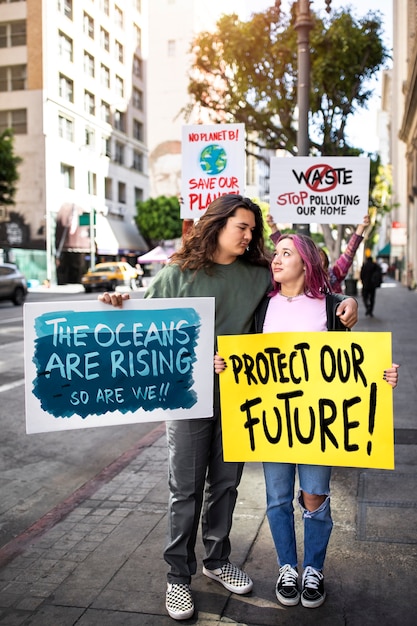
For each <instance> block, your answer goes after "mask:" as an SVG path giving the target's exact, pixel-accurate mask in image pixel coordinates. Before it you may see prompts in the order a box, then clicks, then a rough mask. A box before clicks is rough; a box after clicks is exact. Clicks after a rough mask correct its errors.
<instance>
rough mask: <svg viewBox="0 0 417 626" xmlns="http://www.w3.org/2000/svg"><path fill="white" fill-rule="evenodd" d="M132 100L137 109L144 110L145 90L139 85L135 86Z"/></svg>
mask: <svg viewBox="0 0 417 626" xmlns="http://www.w3.org/2000/svg"><path fill="white" fill-rule="evenodd" d="M132 102H133V106H134V107H135V109H139V110H140V111H142V109H143V92H142V91H141V90H140V89H137V87H133V92H132Z"/></svg>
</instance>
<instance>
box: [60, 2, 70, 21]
mask: <svg viewBox="0 0 417 626" xmlns="http://www.w3.org/2000/svg"><path fill="white" fill-rule="evenodd" d="M58 11H59V12H60V13H63V14H64V15H65V17H67V18H68V19H69V20H72V0H58Z"/></svg>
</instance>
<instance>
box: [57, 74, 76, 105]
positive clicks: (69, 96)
mask: <svg viewBox="0 0 417 626" xmlns="http://www.w3.org/2000/svg"><path fill="white" fill-rule="evenodd" d="M59 95H60V97H61V98H63V99H64V100H66V101H67V102H74V82H73V81H72V80H71V79H70V78H67V77H66V76H64V75H63V74H60V75H59Z"/></svg>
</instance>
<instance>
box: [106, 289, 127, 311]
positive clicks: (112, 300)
mask: <svg viewBox="0 0 417 626" xmlns="http://www.w3.org/2000/svg"><path fill="white" fill-rule="evenodd" d="M129 299H130V295H129V294H128V293H117V292H114V293H109V292H108V291H105V292H104V293H100V294H99V295H98V300H100V302H104V304H111V305H112V306H115V307H117V308H119V309H121V308H122V306H123V302H124V301H125V300H129Z"/></svg>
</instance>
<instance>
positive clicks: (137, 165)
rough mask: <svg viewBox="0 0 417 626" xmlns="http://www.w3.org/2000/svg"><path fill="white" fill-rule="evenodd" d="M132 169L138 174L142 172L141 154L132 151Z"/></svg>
mask: <svg viewBox="0 0 417 626" xmlns="http://www.w3.org/2000/svg"><path fill="white" fill-rule="evenodd" d="M132 168H133V169H134V170H136V171H138V172H143V154H142V152H139V151H138V150H134V151H133V164H132Z"/></svg>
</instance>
